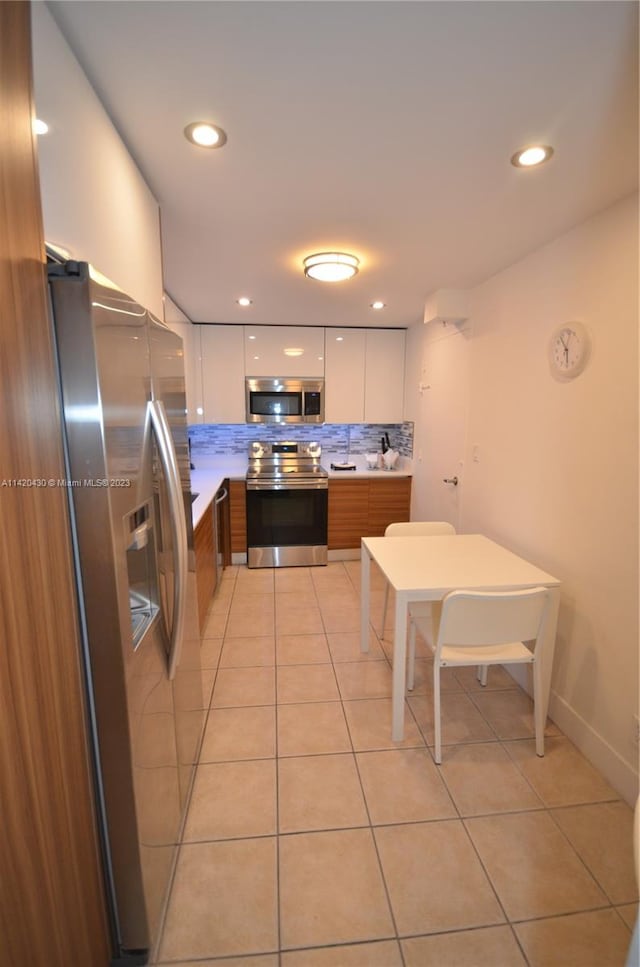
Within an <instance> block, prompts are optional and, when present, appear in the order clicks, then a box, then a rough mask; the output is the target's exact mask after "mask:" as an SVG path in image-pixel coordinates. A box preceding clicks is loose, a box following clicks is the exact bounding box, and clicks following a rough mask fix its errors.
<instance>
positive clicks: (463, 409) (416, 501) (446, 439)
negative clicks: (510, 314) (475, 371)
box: [411, 322, 470, 530]
mask: <svg viewBox="0 0 640 967" xmlns="http://www.w3.org/2000/svg"><path fill="white" fill-rule="evenodd" d="M469 343H470V332H469V331H468V330H467V331H465V330H464V329H460V328H458V327H457V326H456V325H454V324H452V323H448V324H446V325H443V324H442V323H441V322H432V323H429V324H428V325H427V326H425V327H424V334H423V339H422V347H421V349H422V360H421V366H420V370H421V371H420V377H419V381H418V386H417V387H416V389H415V392H416V394H417V399H416V398H415V397H414V407H413V408H414V413H415V428H414V454H413V456H414V480H413V487H412V508H411V518H412V520H446V521H449V523H451V524H453V526H454V527H455V528H456V529H457V530H458V529H459V526H460V504H461V497H462V495H463V493H464V454H465V444H466V433H467V401H468V392H469V385H468V381H469V349H470V346H469ZM454 479H457V484H454V483H445V480H454Z"/></svg>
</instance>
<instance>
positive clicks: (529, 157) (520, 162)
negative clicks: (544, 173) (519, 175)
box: [511, 144, 553, 168]
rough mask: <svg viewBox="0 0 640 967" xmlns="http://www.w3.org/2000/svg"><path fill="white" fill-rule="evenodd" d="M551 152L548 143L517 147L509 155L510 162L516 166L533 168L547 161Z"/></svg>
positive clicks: (551, 149)
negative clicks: (510, 155)
mask: <svg viewBox="0 0 640 967" xmlns="http://www.w3.org/2000/svg"><path fill="white" fill-rule="evenodd" d="M552 154H553V148H551V147H549V145H548V144H532V145H530V147H528V148H519V150H518V151H516V153H515V154H514V155H512V157H511V164H512V165H515V167H516V168H534V167H535V166H536V165H541V164H542V163H543V161H548V160H549V158H550V157H551V155H552Z"/></svg>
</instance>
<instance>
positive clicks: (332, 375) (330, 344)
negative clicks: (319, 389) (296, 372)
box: [324, 329, 366, 423]
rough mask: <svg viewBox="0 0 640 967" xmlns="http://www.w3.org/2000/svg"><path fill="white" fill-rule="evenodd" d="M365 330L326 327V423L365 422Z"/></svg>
mask: <svg viewBox="0 0 640 967" xmlns="http://www.w3.org/2000/svg"><path fill="white" fill-rule="evenodd" d="M365 349H366V330H364V329H325V401H324V418H325V420H326V422H327V423H363V422H364V373H365Z"/></svg>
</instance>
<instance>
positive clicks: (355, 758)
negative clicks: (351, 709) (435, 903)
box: [322, 566, 405, 967]
mask: <svg viewBox="0 0 640 967" xmlns="http://www.w3.org/2000/svg"><path fill="white" fill-rule="evenodd" d="M343 570H345V571H346V568H344V566H343ZM347 577H348V578H349V574H348V572H347ZM322 622H323V625H324V618H323V619H322ZM325 635H326V626H325ZM329 654H330V655H331V649H329ZM331 662H332V665H334V662H333V656H331ZM334 675H335V677H336V681H337V682H338V691H339V693H340V708H341V710H342V718H343V721H344V724H345V728H346V730H347V735H348V736H349V743H350V745H351V755H352V757H353V763H354V766H355V769H356V774H357V776H358V783H359V786H360V794H361V796H362V802H363V804H364V808H365V812H366V815H367V820H368V824H369V825H368V827H362V828H368V829H369V836H370V838H371V842H372V844H373V848H374V850H375V854H376V861H377V863H378V870H379V872H380V878H381V880H382V885H383V888H384V894H385V897H386V901H387V907H388V910H389V916H390V917H391V923H392V924H393V929H394V933H395V940H396V943H397V945H398V950H399V952H400V959H401V962H402V965H403V967H405V959H404V953H403V951H402V946H401V944H400V939H399V936H398V924H397V922H396V916H395V913H394V909H393V905H392V903H391V896H390V893H389V887H388V884H387V880H386V877H385V875H384V869H383V867H382V860H381V857H380V852H379V850H378V843H377V841H376V837H375V833H374V830H373V824H372V822H371V812H370V809H369V803H368V802H367V796H366V793H365V790H364V784H363V782H362V775H361V773H360V767H359V765H358V756H357V753H356V750H355V745H354V741H353V736H352V734H351V729H350V728H349V720H348V718H347V713H346V710H345V707H344V701H345V700H344V698H343V696H342V688H341V687H340V681H339V679H338V676H337V675H336V674H335V666H334Z"/></svg>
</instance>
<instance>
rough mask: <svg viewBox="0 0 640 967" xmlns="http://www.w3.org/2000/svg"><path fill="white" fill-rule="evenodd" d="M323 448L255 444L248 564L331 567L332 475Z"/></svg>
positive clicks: (249, 478) (250, 477)
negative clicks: (322, 462) (329, 517)
mask: <svg viewBox="0 0 640 967" xmlns="http://www.w3.org/2000/svg"><path fill="white" fill-rule="evenodd" d="M321 455H322V447H321V446H320V444H319V443H314V442H310V443H297V442H294V441H283V442H280V443H267V442H262V441H259V440H257V441H255V442H254V443H251V444H250V445H249V467H248V469H247V564H248V565H249V567H296V566H299V565H308V564H326V563H327V507H328V495H329V492H328V486H329V483H328V477H329V475H328V473H327V471H326V470H325V469H324V468H323V467H322V466H321V465H320V457H321Z"/></svg>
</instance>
